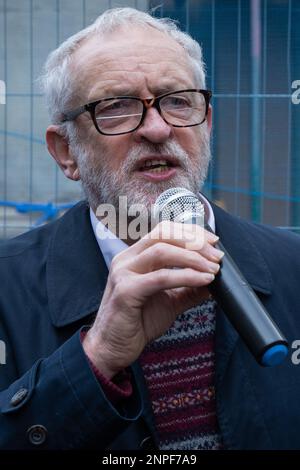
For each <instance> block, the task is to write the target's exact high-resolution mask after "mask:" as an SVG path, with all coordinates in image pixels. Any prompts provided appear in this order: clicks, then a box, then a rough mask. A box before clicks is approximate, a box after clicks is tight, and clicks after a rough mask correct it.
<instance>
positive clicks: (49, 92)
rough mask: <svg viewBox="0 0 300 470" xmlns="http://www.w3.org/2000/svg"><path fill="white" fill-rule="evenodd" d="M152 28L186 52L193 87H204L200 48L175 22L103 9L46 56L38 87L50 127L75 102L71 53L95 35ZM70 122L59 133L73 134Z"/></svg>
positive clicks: (118, 9)
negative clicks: (129, 28) (133, 27)
mask: <svg viewBox="0 0 300 470" xmlns="http://www.w3.org/2000/svg"><path fill="white" fill-rule="evenodd" d="M132 24H135V25H140V26H146V25H148V26H151V27H153V28H155V29H157V30H159V31H162V32H165V33H167V34H169V36H171V37H172V38H173V39H174V40H175V41H177V43H178V44H180V45H181V46H182V47H183V49H184V50H185V51H186V53H187V56H188V59H189V60H190V63H191V66H192V70H193V73H194V76H195V80H196V84H197V86H199V87H200V88H205V66H204V63H203V59H202V50H201V47H200V45H199V44H198V43H197V42H196V41H194V39H192V37H191V36H189V35H188V34H186V33H184V32H182V31H181V30H180V29H179V28H178V26H177V25H176V22H175V21H173V20H171V19H169V18H154V17H152V16H151V15H150V14H148V13H144V12H142V11H138V10H135V9H134V8H113V9H110V10H106V11H105V12H104V13H103V14H102V15H100V16H99V17H98V18H97V19H96V21H95V22H94V23H92V24H91V25H90V26H88V27H87V28H85V29H82V30H81V31H79V32H78V33H76V34H74V35H73V36H71V37H70V38H68V39H67V40H66V41H64V42H63V43H62V44H61V45H60V46H59V47H58V48H57V49H55V50H54V51H53V52H51V54H50V55H49V56H48V59H47V61H46V63H45V66H44V71H43V75H42V76H41V77H40V80H39V81H40V84H41V86H42V89H43V92H44V94H45V97H46V102H47V107H48V111H49V115H50V119H51V122H52V123H53V124H61V120H62V115H63V113H64V112H65V111H66V110H67V109H68V108H69V107H70V106H71V104H72V101H74V93H75V90H74V85H73V82H72V73H71V68H70V62H71V60H72V54H73V53H74V52H75V51H76V50H77V49H78V48H79V47H80V45H81V43H82V42H83V41H84V40H86V39H88V38H90V37H91V36H93V35H95V34H102V35H104V34H105V33H110V32H112V31H115V30H116V29H117V28H119V27H121V26H126V25H132ZM70 124H72V123H68V122H66V123H65V124H64V125H62V130H64V132H66V134H69V135H70V134H73V135H74V132H71V131H72V130H73V131H74V128H73V129H72V127H71V126H70Z"/></svg>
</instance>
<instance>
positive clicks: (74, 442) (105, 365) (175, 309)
mask: <svg viewBox="0 0 300 470" xmlns="http://www.w3.org/2000/svg"><path fill="white" fill-rule="evenodd" d="M43 85H44V89H45V93H46V97H47V100H48V106H49V111H50V116H51V120H52V125H51V126H50V127H49V128H48V130H47V136H46V138H47V145H48V149H49V152H50V153H51V155H52V156H53V157H54V158H55V160H56V161H57V163H58V165H59V166H60V168H61V169H62V171H63V172H64V174H65V175H66V177H68V178H70V179H72V180H81V182H82V185H83V188H84V191H85V194H86V197H87V201H88V204H87V203H86V202H82V203H79V204H78V205H76V206H75V207H74V208H73V209H71V210H70V211H69V212H68V213H67V214H65V215H64V216H63V217H62V218H61V219H60V220H58V221H56V222H54V223H51V224H49V225H47V226H43V227H41V228H39V229H36V230H33V231H31V232H29V233H27V234H24V235H22V236H21V237H18V238H16V239H14V240H10V241H8V242H6V243H4V244H3V245H2V246H1V248H0V256H1V258H0V260H1V261H0V268H1V273H2V276H1V278H2V289H1V297H0V313H1V329H0V335H1V336H0V338H1V340H3V341H4V342H5V345H6V351H7V360H6V364H5V365H3V366H1V376H0V385H1V392H0V423H1V434H0V445H1V448H2V449H34V448H36V449H140V448H147V449H154V448H157V449H176V450H177V449H220V448H222V449H255V448H256V449H277V448H278V449H287V448H297V447H300V445H299V439H298V437H297V433H296V432H295V430H296V429H297V426H299V424H300V411H299V406H298V394H299V389H300V375H299V373H298V371H297V369H296V367H295V366H294V365H293V364H292V361H291V360H290V358H288V359H287V360H286V362H285V363H284V364H283V365H282V366H279V367H277V368H263V367H261V366H260V365H258V364H257V363H256V361H255V360H254V359H253V357H252V356H251V354H250V352H249V351H248V349H247V347H246V346H245V344H244V343H243V341H242V340H241V338H240V337H239V335H238V334H237V332H236V331H235V330H234V329H233V327H232V326H231V325H230V323H229V322H228V320H227V319H226V318H225V316H224V314H223V312H222V311H221V310H220V308H219V306H218V305H217V303H216V302H215V300H214V299H213V298H212V297H211V296H210V295H209V293H208V290H207V286H208V285H209V284H210V283H211V282H212V280H213V279H214V277H215V275H216V274H217V272H218V270H219V268H220V261H221V259H222V256H223V253H222V252H221V251H220V250H219V249H217V248H216V247H215V246H214V245H215V244H216V241H217V240H218V237H217V236H216V235H214V234H213V233H211V232H208V231H206V230H204V229H201V228H200V227H199V228H198V229H197V230H196V234H197V237H198V238H197V240H198V242H197V240H196V242H195V243H194V244H193V245H192V246H189V245H187V243H186V242H187V240H188V239H189V236H190V235H191V226H190V225H188V224H176V223H173V222H165V223H160V224H158V225H157V226H155V227H154V228H152V230H151V228H149V233H146V234H145V235H144V236H141V237H140V239H138V240H136V239H134V237H132V236H130V234H127V235H126V236H121V233H120V229H121V227H120V224H119V223H117V224H116V226H115V230H114V232H115V233H114V234H111V235H114V239H111V238H105V237H104V236H101V233H102V235H103V233H104V232H103V230H104V225H103V224H102V223H101V222H100V223H99V221H98V219H97V217H96V214H98V209H99V207H101V205H103V204H111V205H113V206H114V207H115V208H116V210H117V214H118V215H119V216H120V215H122V214H120V212H121V209H120V208H119V198H120V197H121V196H126V197H127V203H128V206H131V205H133V204H137V203H139V204H143V206H144V207H146V208H147V210H148V216H150V207H151V205H152V204H153V203H154V202H155V200H156V198H157V197H158V195H159V194H161V193H162V192H163V191H164V190H166V189H168V188H171V187H176V186H180V187H185V188H187V189H189V190H191V191H192V192H194V193H198V192H199V189H201V186H202V185H203V182H204V180H205V177H206V173H207V168H208V165H209V161H210V153H209V134H210V130H211V115H212V109H211V107H210V104H209V100H210V92H209V91H207V90H206V89H205V77H204V68H203V63H202V55H201V49H200V47H199V45H198V44H197V43H196V42H195V41H193V40H192V38H191V37H189V36H188V35H186V34H185V33H183V32H181V31H180V30H178V28H177V27H176V26H175V24H173V23H172V22H170V21H168V20H163V19H154V18H152V17H151V16H149V15H148V14H145V13H142V12H138V11H136V10H134V9H130V8H124V9H114V10H109V11H107V12H105V13H104V14H103V15H101V16H100V17H99V18H98V19H97V20H96V21H95V23H94V24H92V25H91V26H90V27H88V28H86V29H84V30H83V31H80V32H79V33H78V34H76V35H75V36H73V37H71V38H70V39H68V40H67V41H66V42H64V43H63V44H62V45H61V46H60V47H59V48H58V49H57V50H56V51H54V52H53V53H52V54H51V55H50V57H49V58H48V61H47V63H46V66H45V74H44V76H43ZM199 198H201V200H202V202H203V204H204V207H205V217H206V220H207V223H208V224H209V225H210V226H211V227H212V229H213V230H214V231H215V232H216V233H217V234H218V235H219V236H220V238H221V239H222V242H223V243H224V245H225V246H226V248H227V249H228V251H229V252H230V253H231V254H232V256H233V258H234V259H235V260H236V262H237V264H238V265H239V267H240V269H241V270H242V272H243V274H244V275H245V277H246V278H247V280H248V281H249V283H250V284H251V285H252V287H253V288H254V289H255V290H256V293H257V294H258V295H259V296H260V298H261V300H262V301H263V303H264V305H265V306H266V308H267V309H268V311H269V312H270V314H271V316H272V317H273V318H274V320H275V321H276V322H277V323H278V325H279V326H280V328H281V329H282V330H283V331H284V333H285V335H286V336H287V337H288V339H289V340H290V341H292V340H293V339H294V338H297V335H298V336H299V334H300V316H299V314H298V312H299V308H300V296H299V292H298V290H299V289H297V281H298V279H299V278H300V263H299V262H298V261H297V254H298V253H299V248H300V240H299V238H297V236H295V235H293V234H291V233H282V232H280V231H279V230H276V229H272V228H266V227H262V226H255V225H254V224H251V223H248V222H246V221H242V220H240V219H237V218H235V217H232V216H230V215H229V214H226V213H225V212H224V211H222V210H221V209H219V208H218V207H215V206H213V205H212V204H210V203H209V202H208V201H207V200H206V199H205V198H204V197H203V196H202V195H199ZM99 218H101V217H100V216H99ZM126 220H127V223H128V222H129V218H128V219H127V218H126ZM102 222H103V218H102ZM99 226H100V229H99ZM101 226H102V229H101ZM170 228H172V230H169V229H170ZM167 229H168V230H167ZM101 230H102V232H101ZM174 267H177V268H180V269H173V268H174Z"/></svg>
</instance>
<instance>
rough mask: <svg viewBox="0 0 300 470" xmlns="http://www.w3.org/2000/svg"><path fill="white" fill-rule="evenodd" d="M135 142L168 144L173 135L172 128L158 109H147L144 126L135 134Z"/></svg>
mask: <svg viewBox="0 0 300 470" xmlns="http://www.w3.org/2000/svg"><path fill="white" fill-rule="evenodd" d="M134 134H135V140H136V141H137V142H140V141H142V140H145V139H146V140H148V141H149V142H153V143H155V144H159V143H163V142H166V140H167V139H168V138H169V137H170V136H171V134H172V126H171V125H169V124H167V123H166V122H165V121H164V120H163V118H162V117H161V116H160V114H159V112H158V111H157V109H155V108H153V107H151V108H149V109H147V112H146V116H145V118H144V121H143V124H142V125H141V126H140V127H139V128H138V129H137V130H136V131H135V132H134Z"/></svg>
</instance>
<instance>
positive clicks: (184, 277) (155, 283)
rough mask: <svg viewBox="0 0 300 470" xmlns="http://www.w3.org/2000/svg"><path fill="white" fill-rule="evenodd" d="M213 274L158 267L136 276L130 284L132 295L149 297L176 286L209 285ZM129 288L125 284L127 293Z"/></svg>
mask: <svg viewBox="0 0 300 470" xmlns="http://www.w3.org/2000/svg"><path fill="white" fill-rule="evenodd" d="M214 278H215V276H214V274H212V273H207V272H201V271H197V270H195V269H191V268H184V269H166V268H163V269H159V270H157V271H153V272H151V273H146V274H141V275H138V276H136V278H135V282H134V283H133V284H134V285H133V284H131V285H132V289H134V296H135V297H136V296H137V293H138V297H140V298H141V297H149V296H151V295H153V294H155V293H157V292H160V291H162V290H166V289H174V288H177V287H202V286H207V285H209V284H210V283H211V282H212V281H213V280H214ZM130 291H131V288H130V287H129V286H127V294H128V295H130Z"/></svg>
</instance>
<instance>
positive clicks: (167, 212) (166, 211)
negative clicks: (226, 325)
mask: <svg viewBox="0 0 300 470" xmlns="http://www.w3.org/2000/svg"><path fill="white" fill-rule="evenodd" d="M154 215H155V216H156V220H158V221H162V220H171V221H174V222H181V223H192V224H195V223H196V224H198V225H202V226H203V225H204V207H203V204H202V203H201V202H200V201H199V199H198V198H197V196H196V195H195V194H194V193H192V192H191V191H189V190H187V189H185V188H170V189H168V190H166V191H164V192H163V193H162V194H160V196H159V197H158V198H157V199H156V202H155V205H154ZM205 228H206V230H208V231H210V232H212V230H211V228H210V227H209V226H208V225H205ZM215 247H216V248H218V249H220V250H222V251H223V252H224V253H225V255H224V257H223V258H222V261H221V263H220V270H219V272H218V273H217V275H216V277H215V279H214V281H213V282H212V283H211V284H210V285H209V286H207V287H208V289H209V291H210V292H211V294H213V296H214V298H215V299H216V301H217V302H218V303H219V305H220V306H221V308H222V310H223V311H224V313H225V314H226V316H227V318H228V319H229V321H230V322H231V324H232V325H233V327H234V328H235V329H236V331H237V332H238V334H239V335H240V336H241V338H242V339H243V340H244V342H245V343H246V345H247V347H248V349H249V350H250V351H251V353H252V354H253V356H254V357H255V359H256V361H257V362H258V363H259V364H260V365H262V366H274V365H277V364H280V363H282V362H283V360H284V359H285V358H286V356H287V354H288V342H287V340H286V338H285V337H284V336H283V334H282V333H281V331H280V330H279V328H278V327H277V326H276V324H275V323H274V321H273V320H272V318H271V317H270V315H269V314H268V312H267V311H266V309H265V307H264V306H263V305H262V303H261V301H260V300H259V299H258V297H257V296H256V294H255V293H254V291H253V289H252V288H251V287H250V285H249V284H248V282H247V281H246V279H245V278H244V276H243V274H242V273H241V272H240V270H239V268H238V267H237V265H236V264H235V262H234V261H233V259H232V258H231V256H230V255H229V254H228V253H227V251H226V249H225V248H224V246H223V245H222V243H221V242H220V241H218V242H217V243H216V244H215Z"/></svg>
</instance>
